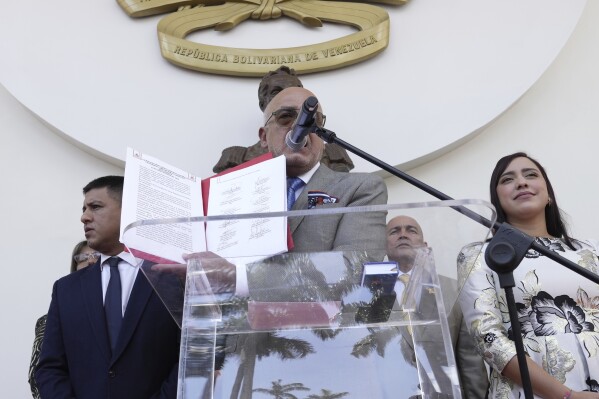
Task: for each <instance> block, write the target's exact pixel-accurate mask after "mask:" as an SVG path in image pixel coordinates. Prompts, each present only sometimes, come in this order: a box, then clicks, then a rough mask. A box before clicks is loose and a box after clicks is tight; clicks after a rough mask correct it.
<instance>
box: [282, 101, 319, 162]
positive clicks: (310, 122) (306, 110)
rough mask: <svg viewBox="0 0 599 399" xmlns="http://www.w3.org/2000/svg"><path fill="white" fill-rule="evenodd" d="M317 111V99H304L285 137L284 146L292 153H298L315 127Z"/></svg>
mask: <svg viewBox="0 0 599 399" xmlns="http://www.w3.org/2000/svg"><path fill="white" fill-rule="evenodd" d="M317 109H318V99H317V98H316V97H314V96H310V97H308V98H306V101H304V104H303V105H302V109H300V111H299V114H298V115H297V119H296V120H295V123H294V124H293V127H292V128H291V130H290V131H289V132H288V133H287V135H286V136H285V144H286V145H287V147H289V148H290V149H291V150H292V151H300V150H301V149H302V148H303V147H304V146H305V145H306V141H307V140H308V139H307V136H308V134H310V133H311V132H312V131H313V128H314V126H315V125H316V121H315V120H314V115H315V114H316V111H317Z"/></svg>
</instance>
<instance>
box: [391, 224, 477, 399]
mask: <svg viewBox="0 0 599 399" xmlns="http://www.w3.org/2000/svg"><path fill="white" fill-rule="evenodd" d="M426 246H427V243H426V242H425V241H424V235H423V233H422V228H421V227H420V225H419V224H418V222H417V221H416V220H415V219H414V218H411V217H409V216H404V215H402V216H396V217H394V218H393V219H391V220H390V221H389V222H388V223H387V256H388V258H389V260H391V261H396V262H397V263H398V266H399V270H400V271H399V278H398V281H397V282H396V284H395V287H396V292H397V298H402V296H403V290H404V289H405V288H406V287H405V286H404V283H403V282H402V281H401V279H400V278H401V276H402V275H404V276H405V275H410V274H411V273H412V270H413V268H414V261H415V259H416V255H417V251H418V248H424V247H426ZM438 277H439V286H440V288H441V293H442V294H443V298H444V303H445V305H446V306H447V305H450V304H453V303H454V302H455V300H456V298H457V281H456V280H454V279H451V278H449V277H446V276H441V275H440V276H438ZM425 293H428V291H425ZM423 295H424V294H423ZM400 300H401V299H400ZM436 303H437V302H436V301H435V298H434V294H431V295H430V298H426V297H425V298H422V297H421V300H420V306H427V305H432V306H431V307H434V308H435V309H434V311H436ZM421 310H422V309H421ZM448 310H449V309H448ZM447 322H448V326H449V332H450V334H451V340H452V344H453V348H454V355H455V358H456V364H457V368H458V374H459V378H460V383H461V387H462V395H463V397H464V398H466V399H482V398H485V396H486V392H487V386H488V383H487V377H486V373H485V366H484V363H483V360H482V358H481V357H480V355H479V354H478V352H477V351H476V349H475V348H474V341H473V340H472V338H471V337H470V335H469V334H468V330H467V328H466V324H465V323H464V318H463V316H462V311H461V309H460V307H459V306H458V305H455V306H453V308H452V309H451V311H449V313H448V314H447ZM434 332H438V330H434ZM438 338H440V337H439V336H438V335H437V336H435V337H433V339H432V341H436V342H429V343H428V344H427V347H428V350H427V353H428V356H429V360H430V361H431V364H433V366H435V364H434V363H435V361H434V358H435V356H441V360H440V361H439V362H436V363H444V360H445V358H444V354H445V350H444V347H443V342H442V341H438V340H437V339H438ZM408 341H409V338H408ZM436 371H439V374H441V373H443V371H441V370H436ZM437 380H438V382H439V383H440V385H441V386H442V389H443V392H451V391H450V388H448V387H447V386H443V382H444V381H445V382H448V379H447V378H444V377H440V376H437Z"/></svg>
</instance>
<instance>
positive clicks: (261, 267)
mask: <svg viewBox="0 0 599 399" xmlns="http://www.w3.org/2000/svg"><path fill="white" fill-rule="evenodd" d="M459 207H463V208H467V209H469V210H471V211H474V212H475V213H477V214H479V215H481V216H483V217H485V218H487V219H489V220H492V221H493V220H494V217H495V214H494V211H493V210H492V206H491V205H490V204H489V203H487V202H484V201H480V200H460V201H435V202H427V203H415V204H397V205H386V206H372V207H352V208H330V209H328V210H326V209H325V210H323V209H316V210H315V209H312V210H306V211H291V212H281V213H271V214H255V215H236V216H216V217H196V218H187V219H164V220H144V221H139V222H137V223H135V224H133V225H131V226H128V227H127V229H126V231H125V234H124V240H125V244H126V245H128V241H130V239H132V238H133V237H134V236H135V235H139V234H143V235H145V236H152V237H157V236H160V235H165V234H167V233H166V232H168V231H172V230H170V229H167V228H165V227H167V226H169V225H170V226H171V227H172V226H176V227H177V229H183V228H189V226H190V225H193V224H195V223H199V224H202V225H203V226H209V225H210V224H211V223H219V224H221V225H222V224H223V223H229V224H230V223H231V222H235V221H238V220H254V221H255V220H262V219H265V218H288V220H290V218H294V217H303V218H317V219H316V220H317V221H322V223H326V220H327V218H329V217H330V218H334V219H338V218H343V217H348V215H350V216H351V217H362V216H363V217H365V218H366V219H367V218H368V217H371V216H372V215H374V214H376V215H378V217H382V218H383V220H384V221H383V223H384V222H386V221H388V220H390V219H391V218H393V217H395V216H398V215H408V216H411V217H413V218H414V219H416V220H417V221H418V223H419V224H420V226H421V227H422V230H423V232H424V239H425V241H426V244H427V245H426V246H423V247H420V248H418V249H416V250H415V252H414V253H415V257H414V259H415V260H414V266H413V268H412V271H411V275H410V280H409V283H407V285H406V286H405V287H402V289H403V291H402V294H401V298H400V297H399V296H398V295H397V293H396V291H395V290H392V291H389V290H386V289H382V288H381V287H380V286H375V285H368V284H365V285H364V286H362V284H361V283H362V272H363V268H364V264H365V263H368V262H381V261H386V260H387V258H386V255H385V254H386V240H385V239H384V237H385V234H384V233H382V235H381V236H382V237H383V240H382V242H380V243H376V244H375V243H373V244H370V245H369V246H370V247H369V248H363V247H361V246H362V245H357V246H355V247H352V246H344V247H343V248H340V249H333V250H329V251H314V252H305V251H291V252H286V253H280V254H264V253H262V254H260V249H259V248H255V249H254V251H253V253H252V254H250V255H248V254H238V255H237V256H228V257H227V258H221V257H217V256H214V255H210V254H207V253H204V254H199V255H198V256H192V257H191V258H190V259H189V260H188V261H187V264H180V263H174V262H167V261H164V260H161V259H160V258H159V255H160V254H159V253H158V251H156V253H149V254H148V252H151V251H145V252H146V255H149V256H145V257H146V258H148V259H151V260H152V261H148V260H146V261H143V263H142V264H141V266H140V267H141V270H142V271H143V272H144V274H145V275H146V277H147V278H148V280H149V281H150V283H151V284H152V286H153V287H154V289H155V291H156V292H157V294H158V295H159V296H160V298H161V299H162V301H163V302H164V304H165V306H166V307H167V308H168V309H169V311H170V312H171V315H172V316H173V318H174V319H175V321H176V322H177V323H178V324H179V326H180V327H181V352H180V367H179V385H178V398H180V399H184V398H185V399H190V398H194V399H208V398H210V399H212V398H213V399H225V398H226V399H229V398H243V399H246V398H272V397H275V398H287V397H288V398H292V397H296V398H311V399H318V398H369V399H379V398H380V399H383V398H416V397H422V398H461V388H460V379H459V377H458V370H457V369H456V362H455V358H454V351H453V345H454V344H453V342H455V336H453V337H452V331H454V330H455V328H454V327H455V326H452V314H453V313H454V312H457V311H458V310H459V305H458V304H457V303H456V301H457V298H458V295H459V291H460V287H458V283H457V280H456V274H457V272H456V259H457V256H458V254H459V251H460V249H461V248H462V247H463V246H464V245H466V244H468V243H471V242H476V241H484V240H486V239H487V238H488V237H489V230H488V228H485V227H483V226H482V225H481V224H479V223H477V222H476V221H474V220H472V219H471V218H469V217H467V216H464V214H462V213H460V212H459V211H456V208H459ZM366 219H365V220H366ZM380 228H381V229H384V225H381V226H380ZM315 234H318V232H315ZM355 234H356V235H357V234H359V232H356V233H355ZM161 241H162V242H166V241H168V237H163V239H162V240H161ZM209 249H210V248H209ZM132 250H133V252H134V253H135V251H134V249H132ZM181 252H184V253H189V252H192V251H189V250H185V249H184V248H182V250H181ZM137 255H139V254H137ZM233 281H234V282H235V283H234V284H233V283H232V282H233ZM396 284H402V283H401V282H399V281H398V282H397V283H396ZM448 320H449V322H448ZM454 334H455V333H454ZM292 395H293V396H292Z"/></svg>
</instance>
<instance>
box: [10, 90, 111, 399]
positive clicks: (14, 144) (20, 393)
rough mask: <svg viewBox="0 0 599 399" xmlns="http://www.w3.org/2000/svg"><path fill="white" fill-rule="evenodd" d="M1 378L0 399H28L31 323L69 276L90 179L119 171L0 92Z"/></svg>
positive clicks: (40, 313) (79, 237)
mask: <svg viewBox="0 0 599 399" xmlns="http://www.w3.org/2000/svg"><path fill="white" fill-rule="evenodd" d="M0 137H1V138H2V144H1V145H0V168H1V170H2V183H3V188H2V194H1V195H0V209H1V212H2V217H1V219H0V220H1V221H2V227H1V229H0V252H1V253H2V256H3V266H2V279H1V280H0V298H1V307H2V315H3V326H2V327H0V348H1V349H0V353H1V354H2V358H3V359H4V361H3V362H2V366H0V367H2V371H1V372H0V386H1V387H3V389H2V391H3V393H2V397H5V398H27V397H30V393H29V386H28V384H27V371H28V367H29V359H30V356H31V344H32V342H33V336H34V334H33V332H34V325H35V321H36V319H37V318H38V317H40V316H41V315H43V314H45V313H46V312H47V310H48V305H49V303H50V294H51V290H52V282H53V281H54V280H56V279H57V278H59V277H61V276H63V275H65V274H67V273H68V272H69V267H70V255H71V251H72V249H73V246H74V245H75V244H76V243H77V242H78V241H80V240H82V239H84V238H85V237H84V236H83V229H82V227H81V223H80V222H79V216H80V215H81V206H82V204H83V195H82V194H81V189H82V188H83V186H84V185H85V184H87V182H89V181H90V180H92V179H94V178H96V177H98V176H102V175H106V174H122V169H120V168H118V167H116V166H113V165H110V164H108V163H106V162H104V161H101V160H99V159H97V158H95V157H93V156H91V155H89V154H86V153H85V152H83V151H81V150H80V149H78V148H76V147H74V146H73V145H71V144H69V143H67V142H66V141H65V140H63V139H62V138H60V137H59V136H57V135H55V134H53V133H51V132H50V131H49V130H48V128H47V127H46V126H44V125H43V124H42V123H41V122H40V121H39V120H38V119H37V118H35V117H34V116H33V115H32V114H31V113H30V112H29V111H28V110H26V109H25V108H24V107H22V106H21V104H19V103H18V102H17V101H16V100H15V99H14V98H13V97H12V96H11V95H10V94H9V93H8V92H7V91H6V90H5V89H4V87H2V86H0Z"/></svg>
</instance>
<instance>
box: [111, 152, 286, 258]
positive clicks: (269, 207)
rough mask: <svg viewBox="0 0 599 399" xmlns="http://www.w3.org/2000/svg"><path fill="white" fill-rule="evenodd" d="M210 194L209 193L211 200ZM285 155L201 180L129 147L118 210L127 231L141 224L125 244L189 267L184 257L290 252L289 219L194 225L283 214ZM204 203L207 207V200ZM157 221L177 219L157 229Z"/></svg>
mask: <svg viewBox="0 0 599 399" xmlns="http://www.w3.org/2000/svg"><path fill="white" fill-rule="evenodd" d="M208 190H209V195H208ZM285 193H286V173H285V157H284V156H279V157H277V158H272V156H270V154H269V155H268V156H266V157H264V156H263V157H261V158H259V159H258V160H254V161H250V162H248V163H246V164H243V165H240V167H238V168H236V170H234V171H232V172H230V173H224V174H220V175H217V176H214V177H212V178H209V179H206V180H204V181H202V180H200V179H199V178H198V177H196V176H194V175H192V174H190V173H187V172H185V171H183V170H180V169H178V168H176V167H174V166H172V165H169V164H167V163H165V162H163V161H161V160H159V159H156V158H154V157H151V156H149V155H147V154H144V153H142V152H140V151H136V150H133V149H131V148H128V149H127V163H126V167H125V185H124V189H123V205H122V212H121V241H123V234H124V230H125V229H126V228H127V226H130V225H131V224H133V223H136V222H137V223H138V224H139V225H138V226H137V227H136V229H135V232H134V234H133V235H131V234H130V233H129V234H128V236H127V245H128V248H129V249H130V250H131V252H132V253H133V254H134V255H136V256H137V257H139V258H143V259H148V260H151V261H154V262H158V263H184V261H183V258H182V255H183V254H185V253H192V252H203V251H212V252H214V253H216V254H217V255H219V256H222V257H231V256H238V255H240V254H243V255H245V256H248V255H249V256H251V255H252V254H254V255H265V254H277V253H281V252H285V251H287V249H288V233H287V232H288V229H287V219H286V218H268V219H267V218H264V219H261V218H253V219H236V220H231V219H228V220H223V221H222V222H216V223H209V224H208V225H207V226H206V227H205V224H204V223H197V222H196V223H192V220H193V219H192V218H198V217H199V218H200V219H201V217H202V216H209V215H237V214H251V213H265V212H284V211H286V210H287V203H286V194H285ZM206 199H207V204H205V201H206ZM155 219H179V221H178V222H175V223H172V224H152V220H155Z"/></svg>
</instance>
